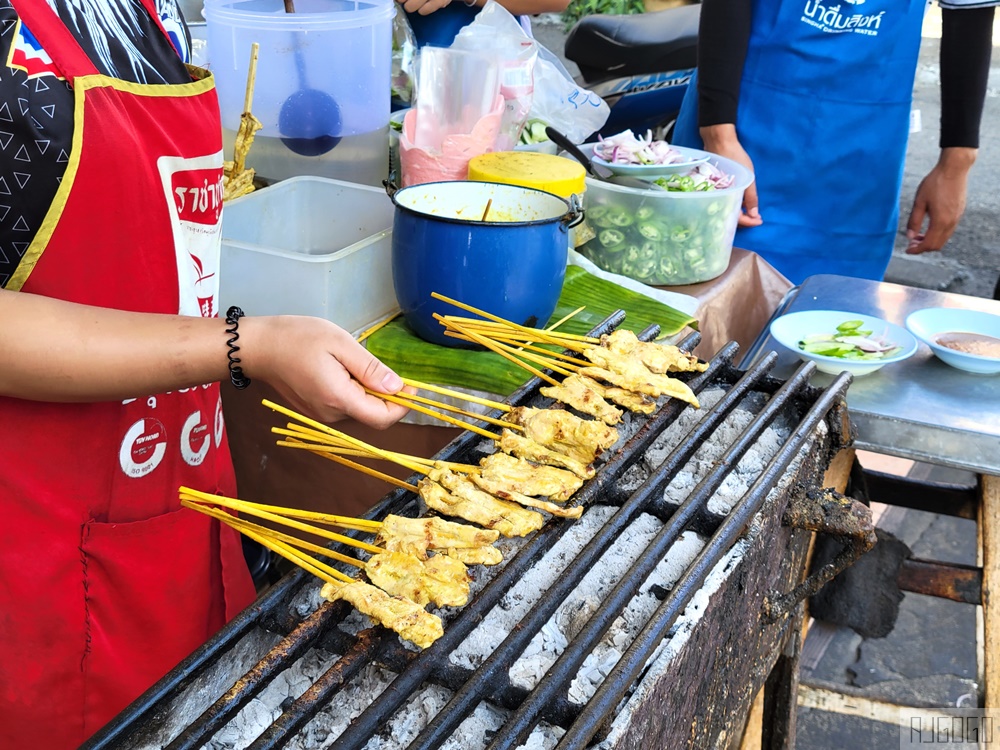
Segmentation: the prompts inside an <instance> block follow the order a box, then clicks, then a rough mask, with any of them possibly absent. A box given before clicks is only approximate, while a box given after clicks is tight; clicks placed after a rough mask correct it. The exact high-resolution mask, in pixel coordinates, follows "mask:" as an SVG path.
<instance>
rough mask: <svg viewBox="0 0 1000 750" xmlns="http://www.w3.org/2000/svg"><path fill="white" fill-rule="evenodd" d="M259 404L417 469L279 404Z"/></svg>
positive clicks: (267, 400) (412, 469)
mask: <svg viewBox="0 0 1000 750" xmlns="http://www.w3.org/2000/svg"><path fill="white" fill-rule="evenodd" d="M261 403H262V404H264V406H266V407H268V408H270V409H273V410H274V411H276V412H278V413H279V414H284V415H285V416H286V417H291V418H292V419H297V420H298V421H300V422H302V423H303V424H307V425H309V426H310V427H312V428H314V429H316V430H318V431H319V432H322V433H325V434H327V435H332V436H333V437H335V438H339V439H341V440H343V441H344V442H345V443H348V444H349V445H351V446H352V447H355V448H360V449H361V450H364V451H368V452H369V453H371V454H372V455H374V456H378V457H379V458H384V459H386V460H387V461H393V462H395V463H399V464H400V465H401V466H404V467H405V468H407V469H410V470H411V471H417V469H414V468H413V466H412V465H408V464H405V463H401V462H400V461H398V460H396V459H394V458H393V457H392V454H391V453H390V452H388V451H384V450H381V449H380V448H376V447H375V446H373V445H369V444H368V443H366V442H364V441H363V440H358V439H357V438H353V437H351V436H350V435H346V434H344V433H343V432H340V431H339V430H335V429H333V428H332V427H327V426H326V425H325V424H323V423H322V422H317V421H316V420H315V419H310V418H309V417H307V416H305V415H303V414H298V413H296V412H294V411H292V410H291V409H288V408H286V407H284V406H282V405H281V404H276V403H274V402H273V401H271V400H269V399H266V398H265V399H263V400H262V401H261Z"/></svg>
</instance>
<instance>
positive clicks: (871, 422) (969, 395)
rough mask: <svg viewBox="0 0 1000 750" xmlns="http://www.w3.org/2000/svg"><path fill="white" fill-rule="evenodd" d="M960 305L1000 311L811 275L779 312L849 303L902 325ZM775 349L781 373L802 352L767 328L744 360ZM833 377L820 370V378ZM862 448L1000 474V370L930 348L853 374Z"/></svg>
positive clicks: (975, 300) (994, 305)
mask: <svg viewBox="0 0 1000 750" xmlns="http://www.w3.org/2000/svg"><path fill="white" fill-rule="evenodd" d="M927 307H958V308H968V309H973V310H984V311H986V312H992V313H996V314H998V315H1000V302H996V301H994V300H988V299H981V298H979V297H966V296H964V295H961V294H947V293H944V292H934V291H930V290H927V289H914V288H912V287H906V286H900V285H898V284H886V283H880V282H876V281H867V280H864V279H852V278H848V277H845V276H825V275H824V276H812V277H810V278H808V279H806V280H805V281H804V282H803V283H802V284H801V285H800V286H797V287H795V288H793V289H792V290H791V291H790V292H789V293H788V295H787V296H786V298H785V300H784V301H783V302H782V304H781V306H780V307H779V308H778V310H777V311H776V312H775V316H778V315H783V314H785V313H790V312H798V311H800V310H844V311H845V312H857V313H862V314H865V315H874V316H877V317H879V318H882V319H884V320H888V321H890V322H892V323H896V324H898V325H903V322H904V321H905V320H906V316H907V315H909V314H910V313H911V312H913V311H915V310H921V309H924V308H927ZM772 350H774V351H777V352H778V353H779V360H778V364H777V366H776V370H775V374H776V375H778V376H779V377H784V376H786V375H789V374H791V371H792V369H793V368H794V367H795V366H796V365H798V364H800V361H799V358H798V356H797V355H796V354H795V353H793V352H791V351H789V350H788V349H786V348H785V347H783V346H782V345H781V344H779V343H778V342H777V341H775V340H773V339H772V338H771V336H770V335H769V334H768V332H767V331H764V332H763V333H762V334H761V337H760V338H759V339H758V340H757V341H756V342H755V343H754V345H753V347H751V349H750V350H748V352H747V354H746V356H745V357H744V361H743V366H744V367H746V366H748V365H749V364H751V363H752V362H753V361H754V360H756V359H757V358H759V357H760V356H762V355H763V354H764V353H766V352H769V351H772ZM832 379H833V378H832V376H830V375H825V374H823V373H817V375H816V376H815V382H816V383H817V384H823V385H825V384H826V383H828V382H830V381H831V380H832ZM847 402H848V407H849V408H850V412H851V416H852V418H853V419H854V422H855V425H856V427H857V432H858V442H857V445H858V447H859V448H863V449H865V450H871V451H875V452H877V453H885V454H888V455H893V456H900V457H902V458H909V459H913V460H916V461H926V462H928V463H934V464H940V465H942V466H951V467H955V468H959V469H968V470H970V471H974V472H977V473H980V474H993V475H1000V375H974V374H972V373H967V372H963V371H961V370H956V369H955V368H953V367H949V366H948V365H946V364H944V363H943V362H941V361H940V360H938V359H937V357H935V356H934V355H933V354H932V353H931V350H930V349H929V348H927V347H926V346H924V345H923V344H921V346H920V350H919V351H918V352H917V353H916V354H915V355H914V356H913V357H911V358H910V359H908V360H906V361H904V362H900V363H899V364H895V365H890V366H887V367H883V368H882V369H881V370H878V371H877V372H875V373H873V374H871V375H864V376H862V377H859V378H856V379H855V381H854V382H853V383H852V384H851V387H850V390H849V391H848V394H847Z"/></svg>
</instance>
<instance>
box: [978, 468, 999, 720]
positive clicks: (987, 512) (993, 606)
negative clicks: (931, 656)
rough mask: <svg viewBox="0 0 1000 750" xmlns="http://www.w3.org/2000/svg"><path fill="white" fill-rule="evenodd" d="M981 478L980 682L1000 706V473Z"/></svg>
mask: <svg viewBox="0 0 1000 750" xmlns="http://www.w3.org/2000/svg"><path fill="white" fill-rule="evenodd" d="M980 480H981V487H982V490H981V491H982V496H981V497H980V502H979V524H978V527H979V529H978V537H979V545H978V546H979V550H978V558H979V565H980V566H981V567H982V569H983V589H982V591H983V594H982V599H983V606H982V627H981V629H982V639H981V641H980V658H981V659H982V662H981V681H980V684H981V685H982V690H983V705H984V706H985V707H986V708H1000V477H994V476H988V475H983V476H982V477H980ZM994 594H996V596H994Z"/></svg>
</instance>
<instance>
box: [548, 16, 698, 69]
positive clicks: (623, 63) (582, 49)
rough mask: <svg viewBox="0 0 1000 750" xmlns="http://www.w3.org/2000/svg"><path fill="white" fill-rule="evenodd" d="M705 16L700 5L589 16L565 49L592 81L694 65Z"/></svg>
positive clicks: (568, 40) (576, 29) (567, 38)
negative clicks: (702, 18) (699, 20)
mask: <svg viewBox="0 0 1000 750" xmlns="http://www.w3.org/2000/svg"><path fill="white" fill-rule="evenodd" d="M700 16H701V5H700V4H695V5H683V6H680V7H678V8H668V9H666V10H660V11H654V12H652V13H641V14H637V15H621V16H619V15H603V14H597V15H592V16H586V17H584V18H581V19H580V20H579V21H577V23H576V25H575V26H573V28H572V30H571V31H570V32H569V35H568V36H567V37H566V47H565V54H566V57H567V59H569V60H572V61H573V62H574V63H576V64H577V66H579V68H580V72H581V73H582V74H583V77H584V79H585V80H586V81H594V80H597V79H606V78H610V77H616V78H619V77H624V76H630V75H642V74H644V73H661V72H666V71H671V70H686V69H689V68H694V67H695V66H696V65H697V49H698V19H699V18H700Z"/></svg>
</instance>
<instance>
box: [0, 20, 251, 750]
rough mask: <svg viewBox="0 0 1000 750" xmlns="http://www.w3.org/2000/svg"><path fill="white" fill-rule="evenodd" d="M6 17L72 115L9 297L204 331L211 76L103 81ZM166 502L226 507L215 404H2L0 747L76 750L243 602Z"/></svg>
mask: <svg viewBox="0 0 1000 750" xmlns="http://www.w3.org/2000/svg"><path fill="white" fill-rule="evenodd" d="M143 4H144V5H145V6H146V8H147V10H148V11H149V12H150V13H151V14H152V15H153V16H154V18H156V17H157V16H156V13H155V9H154V7H153V0H143ZM14 5H15V6H16V8H17V11H18V13H19V15H20V17H21V19H22V21H23V22H24V24H25V25H26V26H27V28H28V29H29V30H30V31H31V32H32V33H33V34H34V36H35V37H36V38H37V39H38V40H39V42H40V43H41V44H42V46H43V47H44V49H45V50H46V52H48V54H49V56H50V57H51V58H52V60H53V61H54V63H55V65H56V66H58V68H59V69H60V70H61V71H62V73H63V74H64V76H65V78H66V80H67V81H68V82H70V84H71V85H72V87H73V90H74V94H75V99H76V109H75V125H74V134H73V148H72V153H71V154H70V156H69V163H68V166H67V169H66V173H65V176H64V177H63V179H62V182H61V184H60V187H59V190H58V192H57V194H56V197H55V200H54V201H53V204H52V207H51V208H50V209H49V212H48V214H47V216H46V218H45V221H44V223H43V226H42V228H41V229H40V230H39V232H38V234H37V236H36V237H35V240H34V242H33V243H32V244H31V246H30V247H29V248H28V252H27V254H26V255H25V258H24V261H23V262H22V264H21V266H20V267H19V268H18V270H17V272H16V273H15V275H14V277H12V279H11V282H10V284H9V288H12V289H15V290H23V291H25V292H31V293H35V294H40V295H45V296H48V297H54V298H59V299H64V300H70V301H73V302H79V303H83V304H88V305H97V306H101V307H110V308H118V309H122V310H133V311H141V312H154V313H170V314H177V313H180V314H183V315H203V316H215V315H216V314H217V311H216V309H215V305H216V292H217V289H218V277H217V270H218V263H219V242H220V230H221V226H220V222H221V210H222V182H221V180H222V135H221V133H222V130H221V126H220V122H219V111H218V101H217V98H216V94H215V90H214V86H213V83H212V79H211V77H209V76H208V74H207V73H205V72H204V71H196V70H194V69H192V73H193V75H194V77H195V80H192V81H191V82H189V83H185V84H181V85H140V84H134V83H128V82H124V81H120V80H117V79H113V78H110V77H107V76H103V75H100V74H98V72H97V70H96V68H95V67H94V65H93V64H92V63H91V62H90V60H89V59H88V58H87V56H86V54H85V53H84V52H83V50H82V49H81V48H80V46H79V44H78V43H77V42H76V40H75V39H74V38H73V36H72V35H71V34H70V33H69V31H68V30H67V29H66V28H65V27H64V26H63V24H62V23H61V22H60V21H59V19H58V17H57V16H56V15H55V14H54V13H53V11H52V10H51V9H50V8H49V6H48V4H47V3H46V2H44V0H15V2H14ZM157 20H158V19H157ZM224 343H225V342H224V341H223V339H221V338H220V339H219V357H220V358H221V357H224V356H225V346H224ZM182 484H184V485H190V486H192V487H197V488H199V489H202V490H205V491H208V492H220V493H223V494H233V491H234V489H235V481H234V477H233V470H232V464H231V461H230V456H229V450H228V446H227V444H226V437H225V428H224V425H223V421H222V406H221V401H220V396H219V388H218V385H211V386H204V387H199V388H191V389H186V390H185V391H179V392H174V393H165V394H158V395H156V396H148V397H147V396H142V397H140V398H136V399H128V400H126V401H124V402H121V403H118V402H115V403H96V404H49V403H38V402H29V401H22V400H17V399H7V398H0V747H3V748H8V747H9V748H33V749H39V748H57V749H61V748H68V747H76V746H78V745H79V744H80V743H81V742H82V741H84V740H85V739H86V738H87V737H89V736H90V735H91V734H93V733H94V732H95V731H96V730H97V729H99V728H100V727H101V726H102V725H103V724H105V723H106V722H107V721H108V720H110V719H111V718H112V717H114V715H115V714H116V713H118V712H119V711H121V710H122V709H123V708H125V706H126V705H128V703H130V702H131V701H132V700H133V699H135V698H136V697H138V696H139V695H140V693H142V692H143V691H144V690H145V689H146V688H148V687H149V686H150V685H152V684H153V683H154V682H155V681H156V680H157V679H158V678H160V677H161V676H163V675H164V674H165V673H166V672H167V671H169V670H170V669H171V668H172V667H174V666H175V665H176V664H177V663H178V662H179V661H180V660H181V659H183V658H184V657H185V656H187V655H188V654H189V653H190V652H191V651H192V650H194V649H195V648H196V647H198V646H199V645H201V644H202V643H204V642H205V640H206V639H207V638H208V637H209V636H211V635H212V634H213V633H214V632H215V631H216V630H218V629H219V628H220V627H221V626H222V625H223V624H224V623H225V622H226V620H227V619H229V618H231V617H232V616H233V615H235V614H236V613H237V612H239V611H240V610H241V609H242V608H244V607H245V606H246V605H248V604H249V603H250V602H251V601H252V600H253V596H254V591H253V584H252V581H251V580H250V576H249V573H248V571H247V568H246V564H245V562H244V560H243V556H242V551H241V547H240V540H239V537H238V535H237V534H236V532H234V531H232V530H231V529H229V528H228V527H226V528H224V529H220V525H219V524H218V522H216V521H213V520H210V519H208V518H206V517H205V516H203V515H202V514H200V513H195V512H192V511H190V510H187V509H182V508H181V507H180V505H179V503H178V499H177V488H178V487H179V486H180V485H182Z"/></svg>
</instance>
